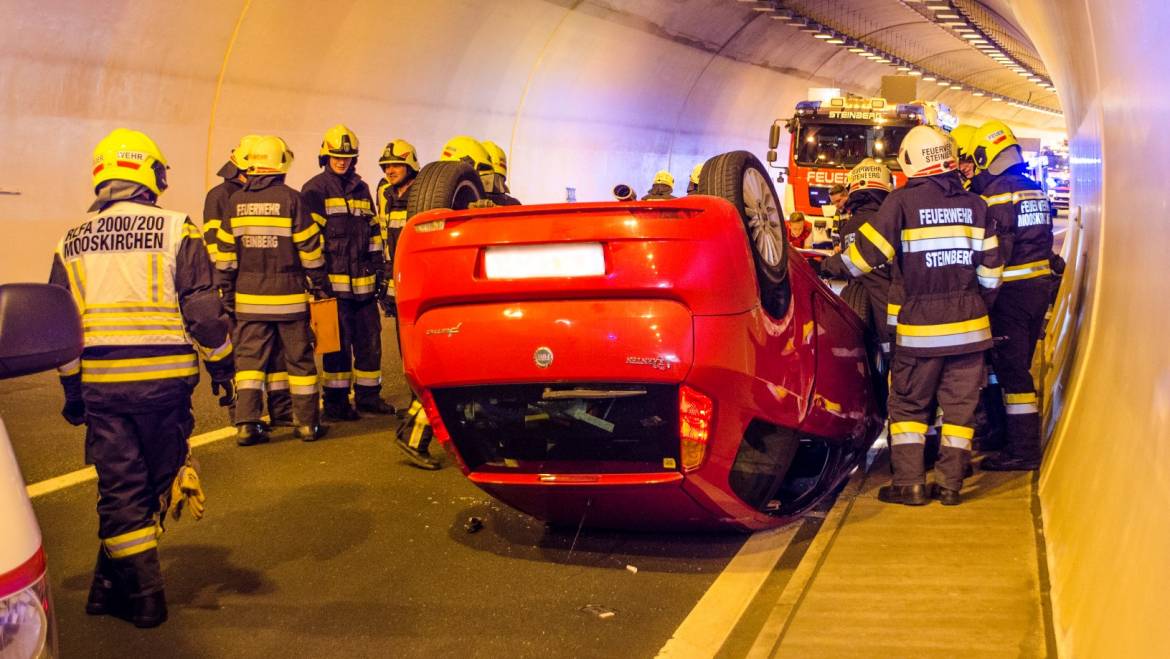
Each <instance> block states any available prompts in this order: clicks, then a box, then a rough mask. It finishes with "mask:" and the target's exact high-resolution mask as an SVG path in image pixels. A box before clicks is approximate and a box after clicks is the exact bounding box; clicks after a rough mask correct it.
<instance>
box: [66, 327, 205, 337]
mask: <svg viewBox="0 0 1170 659" xmlns="http://www.w3.org/2000/svg"><path fill="white" fill-rule="evenodd" d="M84 334H85V338H87V339H88V338H90V337H99V336H174V337H181V338H186V336H187V335H186V334H185V333H184V332H183V330H181V329H177V330H176V329H100V330H99V329H91V330H85V331H84Z"/></svg>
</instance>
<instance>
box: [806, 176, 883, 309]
mask: <svg viewBox="0 0 1170 659" xmlns="http://www.w3.org/2000/svg"><path fill="white" fill-rule="evenodd" d="M888 194H889V193H888V192H885V191H884V190H859V191H857V192H854V193H853V194H851V195H849V199H848V200H846V202H845V205H844V207H843V208H842V210H843V211H844V212H845V216H844V220H843V221H842V222H841V229H840V231H841V250H842V251H843V252H848V251H849V247H850V246H852V245H853V243H854V242H856V241H857V237H858V235H859V230H860V229H861V226H862V225H863V224H866V223H869V222H872V221H873V219H874V218H875V217H877V212H878V209H879V208H881V205H882V202H883V201H884V200H885V198H886V196H887V195H888ZM821 270H822V271H824V272H828V273H830V274H833V275H838V276H845V275H852V274H853V273H852V272H851V271H849V269H848V268H847V267H846V266H845V264H844V262H843V260H842V257H841V255H840V254H834V255H833V256H830V257H829V258H827V259H825V262H824V263H823V264H822V265H821ZM860 281H862V282H863V283H868V282H877V283H879V285H881V286H882V287H884V288H888V287H889V285H890V265H889V264H888V263H884V264H882V265H879V266H877V267H875V268H874V269H873V270H872V271H870V272H868V273H866V274H865V275H864V276H862V277H861V278H860ZM867 288H868V286H867Z"/></svg>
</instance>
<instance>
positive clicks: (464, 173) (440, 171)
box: [406, 160, 484, 218]
mask: <svg viewBox="0 0 1170 659" xmlns="http://www.w3.org/2000/svg"><path fill="white" fill-rule="evenodd" d="M483 198H484V192H483V182H481V181H480V180H479V175H478V174H476V173H475V170H474V169H472V168H471V166H470V165H468V164H467V163H463V162H453V161H447V160H441V161H438V162H430V163H427V164H426V165H423V168H422V170H420V171H419V173H418V178H417V179H415V181H414V183H413V184H412V185H411V186H410V196H408V197H407V198H406V217H407V218H411V217H414V216H415V215H418V214H419V213H422V212H424V211H430V210H435V209H436V208H449V209H451V210H457V211H461V210H464V209H466V208H467V207H468V206H470V205H471V204H472V203H474V202H477V201H479V200H480V199H483Z"/></svg>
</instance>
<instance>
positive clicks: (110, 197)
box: [4, 128, 234, 654]
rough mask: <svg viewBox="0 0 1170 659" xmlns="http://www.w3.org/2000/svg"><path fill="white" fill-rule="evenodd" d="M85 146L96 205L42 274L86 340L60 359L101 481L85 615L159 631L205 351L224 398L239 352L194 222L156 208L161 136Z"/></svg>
mask: <svg viewBox="0 0 1170 659" xmlns="http://www.w3.org/2000/svg"><path fill="white" fill-rule="evenodd" d="M93 155H94V165H95V166H94V168H93V184H94V192H95V194H96V195H97V199H96V200H95V202H94V204H93V206H91V207H90V212H93V213H96V215H93V216H91V217H89V218H88V219H86V220H85V221H84V222H83V223H81V224H80V225H78V226H76V227H74V228H73V229H70V230H69V232H68V233H66V234H65V236H64V238H62V239H61V241H60V242H59V243H58V245H57V250H56V253H55V255H54V258H53V267H52V271H51V274H50V275H49V282H50V283H52V284H56V285H58V286H61V287H63V288H66V289H68V290H69V291H70V292H71V293H72V294H73V298H74V300H75V301H76V302H77V308H78V310H79V312H80V313H81V326H82V328H83V331H84V338H85V347H84V349H83V350H82V353H81V357H80V359H77V360H75V361H73V362H71V363H69V364H65V365H64V366H62V367H60V369H58V371H59V374H60V376H61V384H62V386H63V387H64V389H65V407H64V409H62V411H61V414H62V416H64V417H65V420H66V421H68V422H69V423H71V424H73V425H81V424H85V425H86V426H87V430H86V439H85V458H86V462H87V463H90V464H92V465H94V467H95V468H96V469H97V477H98V483H97V489H98V495H99V498H98V502H97V512H98V537H99V538H100V539H101V547H100V549H99V550H98V558H97V564H96V566H95V568H94V575H93V582H92V584H91V586H90V590H89V598H88V600H87V601H86V604H85V611H86V613H89V614H90V615H114V616H118V617H122V618H126V619H128V620H129V621H130V622H132V623H134V625H135V626H137V627H155V626H158V625H160V624H162V623H163V622H165V621H166V619H167V604H166V596H165V595H164V592H163V575H162V568H161V566H160V565H159V556H158V539H159V536H160V535H161V534H162V522H163V521H164V520H165V518H166V516H167V511H168V508H172V516H174V513H175V512H177V511H178V510H179V507H180V506H181V505H182V504H183V503H184V502H187V503H189V504H190V505H189V507H188V510H190V511H191V513H192V515H193V516H194V517H195V518H196V519H198V518H199V517H201V516H202V503H203V493H202V488H201V487H200V485H199V479H198V475H197V474H196V473H195V471H194V469H195V465H194V462H193V460H192V459H191V458H190V448H189V446H188V444H187V440H188V438H189V437H190V436H191V431H192V430H193V429H194V427H195V419H194V417H193V416H192V414H191V392H192V391H193V390H194V388H195V385H196V384H197V383H198V382H199V357H202V358H203V363H204V366H205V367H206V368H207V372H208V374H209V375H210V376H211V382H212V391H213V392H215V393H217V394H218V393H220V392H221V391H222V392H223V393H224V401H225V402H227V403H230V401H231V397H232V370H233V363H232V362H233V359H234V357H233V354H232V342H231V339H230V338H229V336H228V324H227V318H226V316H225V315H224V313H223V308H222V306H221V305H220V300H219V297H218V296H217V295H216V293H215V289H214V288H213V286H212V272H211V262H210V260H209V259H208V257H207V248H206V247H205V246H204V244H203V238H202V235H201V234H200V232H199V229H198V228H196V226H195V224H194V223H193V222H191V219H190V218H189V217H187V216H186V215H185V214H183V213H177V212H174V211H169V210H165V209H163V208H160V207H159V206H158V197H159V195H161V194H162V192H163V191H164V190H166V187H167V180H166V170H167V164H166V159H165V158H164V157H163V155H162V152H161V151H160V150H159V148H158V146H157V145H156V144H155V143H154V141H152V140H151V139H150V138H149V137H147V136H146V135H144V134H142V133H140V132H138V131H133V130H126V129H124V128H119V129H117V130H115V131H113V132H112V133H110V134H109V135H108V136H106V137H105V138H104V139H103V140H102V141H101V142H100V143H98V146H97V148H96V149H95V150H94V154H93ZM5 533H7V530H5ZM4 541H5V542H7V541H8V540H7V537H5V540H4ZM4 654H7V653H4Z"/></svg>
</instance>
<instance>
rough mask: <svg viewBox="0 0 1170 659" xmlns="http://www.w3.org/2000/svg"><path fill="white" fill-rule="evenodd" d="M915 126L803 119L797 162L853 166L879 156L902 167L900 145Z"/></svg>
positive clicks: (892, 164) (806, 164) (812, 165)
mask: <svg viewBox="0 0 1170 659" xmlns="http://www.w3.org/2000/svg"><path fill="white" fill-rule="evenodd" d="M910 128H911V126H897V125H885V126H874V125H866V124H848V123H809V122H807V121H802V122H801V124H800V130H799V132H798V134H797V135H796V145H797V148H796V154H795V155H796V164H798V165H804V166H808V167H833V168H845V169H850V168H852V167H853V166H854V165H856V164H857V163H859V162H861V161H862V160H864V159H866V158H875V159H877V160H879V161H881V162H882V163H883V164H884V165H886V166H887V167H889V168H890V169H898V159H897V155H898V147H899V146H901V144H902V138H903V137H905V136H906V133H907V131H909V130H910Z"/></svg>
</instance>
